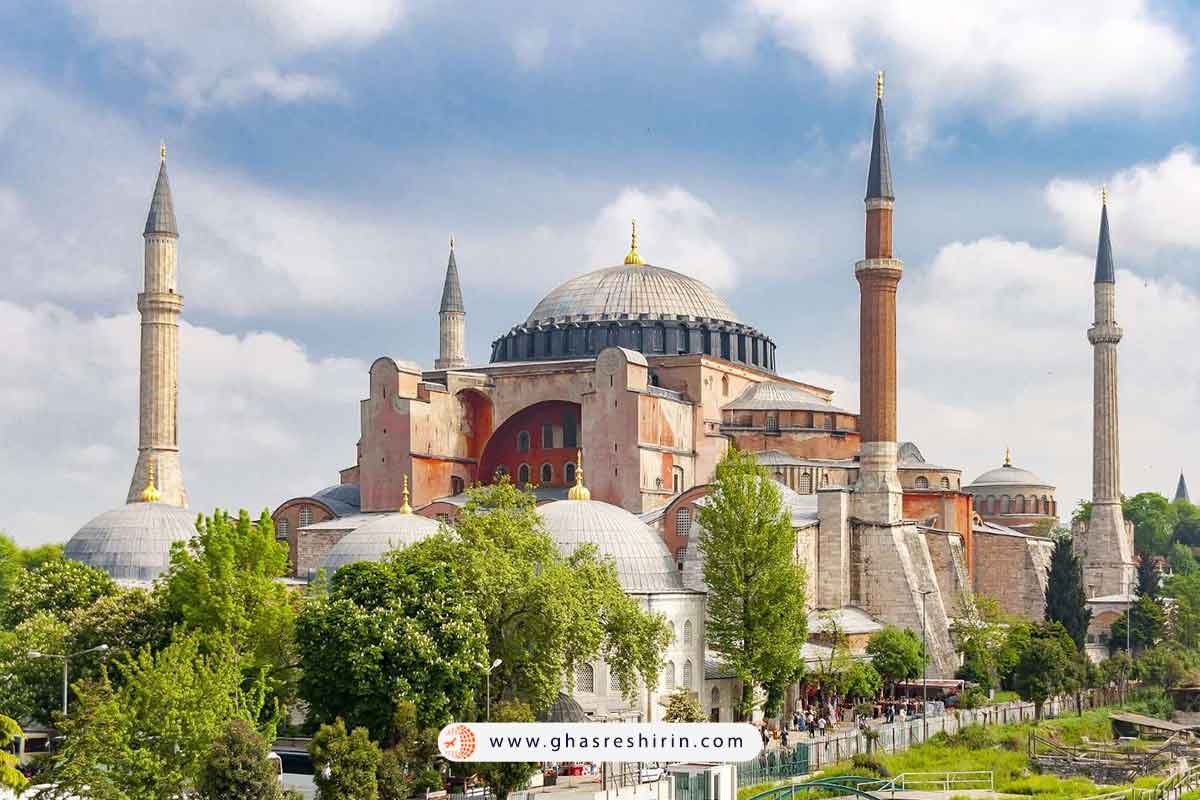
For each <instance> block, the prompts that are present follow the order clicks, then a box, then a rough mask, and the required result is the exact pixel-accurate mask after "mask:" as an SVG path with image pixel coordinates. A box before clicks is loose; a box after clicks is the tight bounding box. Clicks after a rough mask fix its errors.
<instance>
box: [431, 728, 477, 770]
mask: <svg viewBox="0 0 1200 800" xmlns="http://www.w3.org/2000/svg"><path fill="white" fill-rule="evenodd" d="M438 748H439V749H440V750H441V751H442V755H444V756H445V757H446V758H449V759H453V760H455V761H462V760H463V759H467V758H470V757H471V755H472V754H473V753H474V752H475V732H474V731H472V730H471V729H470V728H468V727H467V726H466V725H463V724H461V723H460V724H457V725H448V726H446V728H444V729H443V730H442V735H441V736H439V737H438Z"/></svg>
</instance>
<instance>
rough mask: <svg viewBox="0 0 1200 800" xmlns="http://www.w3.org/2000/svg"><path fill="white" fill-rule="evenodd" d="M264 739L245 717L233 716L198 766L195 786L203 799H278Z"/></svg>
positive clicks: (278, 794) (273, 771) (276, 786)
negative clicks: (198, 775)
mask: <svg viewBox="0 0 1200 800" xmlns="http://www.w3.org/2000/svg"><path fill="white" fill-rule="evenodd" d="M269 754H270V750H269V748H268V747H267V741H266V740H265V739H263V737H261V736H259V735H258V732H257V731H255V730H254V727H253V726H252V725H251V724H250V723H249V722H246V721H245V720H240V719H235V720H233V721H232V722H230V723H229V724H228V725H226V726H225V730H224V731H222V733H221V736H220V737H219V738H218V739H217V740H216V741H215V742H213V745H212V750H210V751H209V754H208V758H207V759H205V761H204V765H203V766H202V767H201V768H200V778H199V780H198V781H197V786H196V788H197V790H198V793H199V796H200V797H201V798H203V800H234V799H235V798H237V800H280V798H282V797H283V794H282V792H280V790H279V786H278V784H277V783H276V781H275V770H274V768H273V767H272V765H271V762H270V761H268V760H267V758H268V756H269Z"/></svg>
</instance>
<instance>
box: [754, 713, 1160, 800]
mask: <svg viewBox="0 0 1200 800" xmlns="http://www.w3.org/2000/svg"><path fill="white" fill-rule="evenodd" d="M1076 701H1077V698H1076V697H1075V696H1073V695H1071V696H1065V697H1056V698H1052V699H1050V700H1047V701H1046V702H1045V704H1043V706H1042V716H1043V717H1047V718H1048V717H1056V716H1059V715H1060V714H1063V713H1073V712H1074V711H1075V710H1076ZM1116 702H1117V693H1116V692H1115V691H1110V690H1104V689H1093V690H1090V691H1087V692H1082V693H1080V695H1079V697H1078V709H1079V710H1080V711H1087V710H1089V709H1092V708H1098V707H1100V706H1105V705H1112V704H1114V703H1116ZM1035 716H1036V713H1035V708H1034V704H1033V703H1005V704H1003V705H996V706H986V707H984V708H976V709H970V710H956V711H949V712H947V713H945V714H942V715H939V716H936V717H928V718H926V719H921V718H915V719H908V720H905V721H903V722H891V723H884V724H882V725H878V726H875V725H872V726H871V731H872V732H873V733H877V734H878V736H877V737H872V738H874V742H869V741H868V740H867V737H866V736H865V735H864V734H863V733H862V732H861V731H857V730H856V731H849V732H847V733H844V734H842V735H840V736H830V737H827V738H817V739H813V740H803V739H802V740H801V741H800V742H799V743H797V745H796V746H795V748H794V751H800V754H799V755H797V756H794V757H789V758H787V759H783V758H781V759H780V760H779V761H778V763H775V764H771V763H769V762H770V756H771V754H773V753H787V752H788V751H787V750H770V751H767V753H765V754H764V755H763V756H759V758H758V759H757V760H755V761H750V762H747V763H746V764H741V765H738V785H739V786H754V785H755V784H759V783H767V782H769V781H773V780H782V779H784V778H790V777H794V776H797V775H805V774H808V772H819V771H820V770H821V769H823V768H825V767H828V766H830V765H832V764H836V763H838V762H839V761H844V760H846V759H848V758H852V757H853V756H855V755H858V754H859V753H874V752H887V753H898V752H901V751H904V750H907V749H909V748H910V747H915V746H916V745H918V744H921V743H922V742H924V741H926V740H927V739H929V738H930V737H933V736H936V735H937V734H939V733H945V734H948V735H953V734H955V733H958V732H959V731H960V730H962V729H963V728H966V727H969V726H971V725H1013V724H1016V723H1019V722H1032V721H1033V720H1034V718H1035ZM795 735H796V736H797V737H798V738H800V737H803V736H805V735H806V734H802V733H797V734H795ZM789 749H792V748H789ZM785 765H788V766H785ZM801 765H803V769H804V770H805V771H803V772H801V771H795V770H798V769H799V768H800V767H801ZM789 766H790V769H791V770H792V771H789ZM743 774H744V775H745V778H743ZM1169 800H1174V798H1170V799H1169Z"/></svg>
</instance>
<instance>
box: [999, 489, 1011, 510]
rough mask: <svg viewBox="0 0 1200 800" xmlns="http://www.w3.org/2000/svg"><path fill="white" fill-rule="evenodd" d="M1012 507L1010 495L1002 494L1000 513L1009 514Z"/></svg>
mask: <svg viewBox="0 0 1200 800" xmlns="http://www.w3.org/2000/svg"><path fill="white" fill-rule="evenodd" d="M1010 507H1011V506H1010V505H1009V499H1008V495H1006V494H1002V495H1000V513H1001V514H1007V513H1008V512H1009V508H1010Z"/></svg>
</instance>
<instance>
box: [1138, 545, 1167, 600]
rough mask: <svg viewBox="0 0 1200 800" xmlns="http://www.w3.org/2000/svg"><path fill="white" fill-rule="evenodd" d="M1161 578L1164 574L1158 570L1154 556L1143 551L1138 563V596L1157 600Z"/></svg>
mask: <svg viewBox="0 0 1200 800" xmlns="http://www.w3.org/2000/svg"><path fill="white" fill-rule="evenodd" d="M1161 580H1162V574H1161V573H1160V572H1159V571H1158V564H1157V563H1155V559H1154V556H1151V555H1149V554H1145V553H1143V554H1142V555H1141V556H1140V557H1139V558H1138V565H1137V593H1138V596H1139V597H1149V598H1151V599H1153V600H1157V599H1158V594H1159V583H1160V582H1161Z"/></svg>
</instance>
